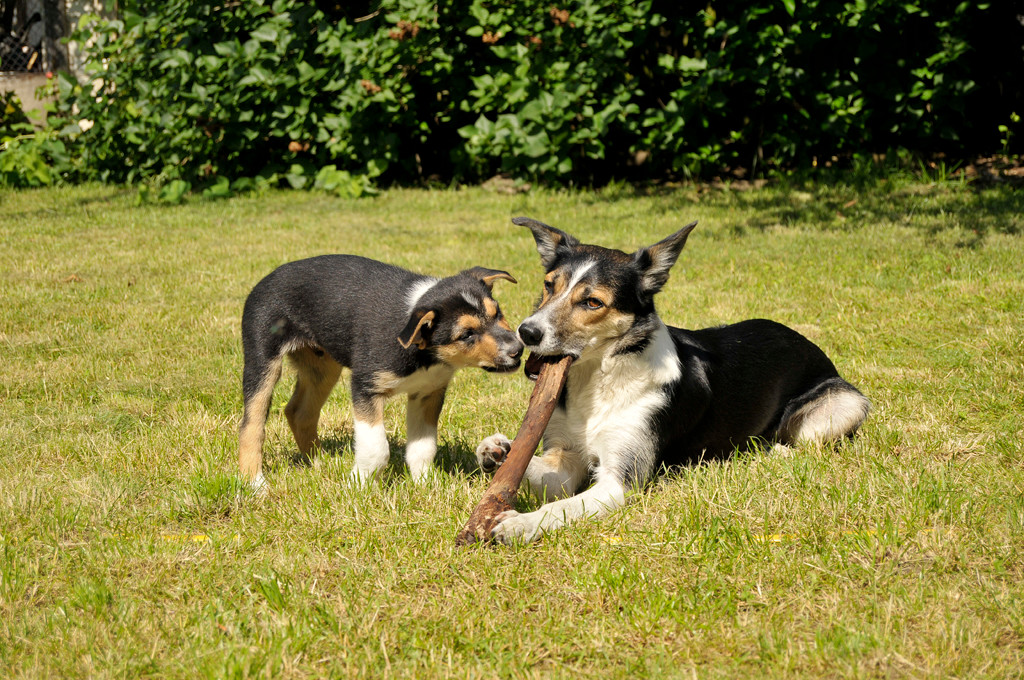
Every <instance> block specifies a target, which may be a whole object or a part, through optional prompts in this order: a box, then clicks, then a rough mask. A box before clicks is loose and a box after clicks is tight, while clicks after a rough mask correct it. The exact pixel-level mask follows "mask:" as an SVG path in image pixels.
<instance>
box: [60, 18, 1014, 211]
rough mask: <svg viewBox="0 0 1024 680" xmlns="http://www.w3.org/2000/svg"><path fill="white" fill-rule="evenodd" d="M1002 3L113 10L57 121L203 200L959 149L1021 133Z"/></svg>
mask: <svg viewBox="0 0 1024 680" xmlns="http://www.w3.org/2000/svg"><path fill="white" fill-rule="evenodd" d="M1007 5H1008V3H981V4H978V3H968V2H961V3H954V2H946V1H944V0H916V1H915V0H900V1H896V0H879V1H877V2H873V3H868V2H866V0H855V1H840V0H806V1H805V2H799V3H798V2H796V0H760V1H757V2H753V3H723V2H708V1H707V0H701V1H700V2H692V1H689V0H682V1H678V2H672V1H669V0H638V1H637V2H633V3H615V2H610V1H608V0H577V1H574V2H565V3H563V2H559V3H557V4H556V3H553V2H552V0H545V1H543V2H540V1H537V0H521V1H520V2H516V3H503V2H497V1H494V0H490V1H488V0H452V1H451V2H445V3H437V2H435V1H434V0H385V1H383V2H381V3H379V8H378V9H373V8H377V7H378V4H377V3H373V4H372V7H371V3H368V2H366V3H351V4H346V5H344V6H342V5H341V4H339V3H334V2H324V1H322V2H317V3H310V2H301V1H299V0H273V1H271V0H243V1H242V2H239V3H227V4H225V3H221V2H213V1H211V0H166V1H164V2H160V3H146V2H141V1H140V0H126V1H125V2H123V3H122V11H121V17H120V19H119V20H117V21H102V20H100V19H98V18H95V17H93V18H90V19H88V20H86V21H84V22H83V23H82V25H81V27H80V30H79V32H78V34H77V35H76V36H75V37H76V39H78V40H80V41H81V40H84V39H85V38H87V37H88V38H90V39H91V40H92V41H93V42H92V43H91V46H89V47H87V48H86V49H87V52H88V55H89V58H90V66H89V68H90V72H89V82H88V84H79V83H76V82H72V81H71V80H70V79H69V78H68V77H67V76H63V77H62V80H61V85H60V88H61V97H60V108H61V112H62V113H63V115H64V117H65V120H64V121H63V123H62V129H63V130H64V132H65V137H68V138H70V137H75V140H74V144H73V148H72V152H73V154H74V156H75V159H76V162H77V163H78V169H77V171H78V172H80V173H81V176H84V177H87V178H95V179H102V180H106V181H129V182H137V181H141V180H147V181H155V182H157V183H158V184H160V185H166V184H167V183H169V182H171V181H175V180H177V181H181V182H185V183H187V184H188V186H189V187H194V188H196V189H204V190H205V191H206V192H207V193H208V195H220V194H224V193H230V192H231V191H233V190H235V189H236V188H239V187H247V186H252V185H253V184H254V183H256V184H260V183H262V184H267V183H271V184H273V183H277V184H285V185H288V186H292V187H296V188H303V187H308V188H316V187H320V188H327V187H328V186H329V187H332V188H331V189H329V190H332V191H337V192H339V193H351V194H353V195H360V194H361V193H365V192H366V191H368V190H370V180H375V181H377V182H385V183H387V182H395V181H397V182H410V181H425V180H431V179H436V180H441V181H449V180H452V179H456V180H468V181H473V180H479V179H481V178H486V177H488V176H491V175H493V174H494V173H496V172H507V173H509V174H511V175H514V176H516V177H522V178H534V179H540V180H544V181H548V182H558V183H564V182H581V183H591V182H604V181H607V180H609V179H612V178H623V179H646V178H665V177H671V176H690V175H703V174H709V173H718V172H721V171H722V169H723V168H745V169H747V170H753V171H755V172H758V171H765V170H767V169H771V168H788V167H799V166H809V165H812V164H815V163H819V162H822V163H825V162H831V159H833V158H835V159H837V161H841V160H842V159H849V158H851V157H854V156H858V155H861V156H864V155H869V154H870V153H872V152H884V151H886V150H887V149H891V148H903V149H909V150H911V151H915V152H920V153H925V154H934V153H938V152H943V153H947V154H951V155H969V154H976V153H982V152H988V151H996V150H998V149H999V148H1000V140H1002V139H1012V140H1013V142H1014V143H1018V142H1017V140H1019V139H1021V135H1016V136H1014V135H1013V134H1012V132H1013V130H1014V129H1015V126H1017V123H1016V122H1013V121H1012V119H1011V113H1012V112H1013V111H1015V110H1016V111H1020V110H1024V101H1022V94H1021V88H1020V87H1019V82H1020V80H1021V73H1020V71H1021V68H1020V55H1019V51H1020V48H1021V45H1022V44H1024V39H1022V35H1024V28H1022V27H1021V26H1020V23H1019V22H1018V21H1017V20H1016V18H1015V16H1014V15H1013V12H1012V10H1011V9H1010V8H1009V7H1008V6H1007ZM83 44H84V43H83ZM72 112H74V115H73V116H72V115H71V113H72ZM83 119H84V120H88V121H92V122H93V123H94V124H93V125H92V127H91V128H89V129H88V130H84V131H81V132H80V134H79V129H80V128H79V127H78V126H77V124H78V121H80V120H83ZM1000 126H1003V128H1007V129H1009V131H1010V132H1009V133H1006V132H1002V133H1001V132H1000ZM1007 126H1010V128H1008V127H1007ZM1007 150H1008V151H1010V152H1015V151H1016V149H1015V148H1011V149H1007ZM339 173H347V175H346V176H343V175H341V174H339ZM176 186H179V187H180V186H183V185H176Z"/></svg>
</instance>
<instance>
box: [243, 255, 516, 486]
mask: <svg viewBox="0 0 1024 680" xmlns="http://www.w3.org/2000/svg"><path fill="white" fill-rule="evenodd" d="M497 279H505V280H508V281H512V282H513V283H514V282H515V279H514V278H512V276H511V275H510V274H508V273H507V272H504V271H500V270H493V269H485V268H483V267H475V268H473V269H469V270H466V271H464V272H461V273H459V274H456V275H454V276H450V277H447V278H443V279H436V278H433V277H429V276H424V275H421V274H416V273H413V272H410V271H407V270H405V269H401V268H399V267H394V266H392V265H388V264H384V263H382V262H377V261H374V260H370V259H367V258H363V257H358V256H354V255H322V256H319V257H313V258H309V259H305V260H299V261H296V262H290V263H287V264H284V265H282V266H280V267H278V268H277V269H276V270H274V271H273V272H271V273H270V274H269V275H268V276H267V277H266V278H264V279H263V280H262V281H260V282H259V283H258V284H256V286H255V287H254V288H253V290H252V292H251V293H250V294H249V297H248V298H247V299H246V302H245V308H244V311H243V313H242V347H243V351H244V355H245V366H244V369H243V376H242V391H243V395H244V399H245V412H244V415H243V418H242V423H241V426H240V428H239V467H240V469H241V472H242V474H243V476H244V477H246V478H247V479H248V480H249V481H250V483H251V484H253V486H255V487H257V488H261V487H262V485H263V484H264V478H263V474H262V445H263V440H264V431H265V423H266V419H267V415H268V410H269V407H270V396H271V393H272V391H273V388H274V385H275V384H276V383H277V381H278V379H279V378H280V374H281V364H282V360H283V358H284V357H285V356H288V357H289V358H290V359H291V360H292V361H293V363H294V364H295V366H296V368H297V370H298V378H297V382H296V386H295V392H294V395H293V396H292V398H291V400H290V401H289V403H288V406H287V407H286V408H285V414H286V416H287V417H288V422H289V425H290V426H291V429H292V432H293V434H294V435H295V439H296V443H297V444H298V447H299V450H300V452H301V453H303V454H309V453H310V452H311V450H312V448H313V447H314V445H315V444H316V443H317V438H316V428H317V423H318V420H319V415H320V410H321V408H322V407H323V404H324V402H325V401H326V399H327V396H328V395H329V393H330V391H331V389H332V388H333V387H334V384H335V383H336V382H337V380H338V378H339V377H340V374H341V368H342V367H347V368H350V369H351V372H352V379H351V387H352V404H353V410H354V413H355V443H354V447H353V448H354V449H355V457H356V466H355V468H354V470H353V472H354V474H355V476H356V477H358V478H360V479H362V478H365V477H367V476H369V475H372V474H373V473H374V472H375V471H376V470H378V469H380V467H382V466H383V465H384V464H386V463H387V454H388V447H387V440H386V438H385V436H384V427H383V423H382V417H383V404H384V401H385V400H386V399H387V398H388V397H390V396H392V395H394V394H399V393H408V394H409V412H408V424H409V436H408V440H409V443H408V447H407V451H406V459H407V462H408V463H409V466H410V470H411V471H412V474H413V477H414V478H420V477H422V476H423V475H425V474H426V472H427V471H428V469H429V467H430V463H431V462H432V460H433V457H434V453H435V452H436V436H437V418H438V415H439V414H440V410H441V405H442V403H443V401H444V393H445V388H446V387H447V385H448V381H449V380H450V379H451V377H452V374H453V373H454V372H455V370H456V369H458V368H463V367H469V366H478V367H480V368H484V369H486V370H490V371H497V372H508V371H513V370H515V369H516V368H517V367H518V366H519V360H520V356H521V355H522V351H523V350H522V343H521V342H520V341H519V339H518V338H517V337H516V334H515V333H514V331H512V329H511V327H509V325H508V323H507V322H506V321H505V320H504V318H503V317H502V314H501V310H500V308H499V306H498V304H497V302H496V301H495V300H494V299H493V298H492V297H491V288H492V286H493V283H494V281H495V280H497Z"/></svg>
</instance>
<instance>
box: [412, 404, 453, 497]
mask: <svg viewBox="0 0 1024 680" xmlns="http://www.w3.org/2000/svg"><path fill="white" fill-rule="evenodd" d="M444 393H445V390H444V389H440V390H438V391H436V392H432V393H430V394H423V395H410V396H409V405H408V409H407V411H406V415H405V422H406V434H407V437H406V445H405V463H406V465H408V466H409V473H410V474H411V475H412V478H413V480H414V481H417V482H418V481H420V480H422V479H423V478H424V477H426V476H427V474H428V473H429V472H430V470H431V466H432V465H433V463H434V456H435V455H437V421H438V419H439V418H440V417H441V407H442V406H443V405H444Z"/></svg>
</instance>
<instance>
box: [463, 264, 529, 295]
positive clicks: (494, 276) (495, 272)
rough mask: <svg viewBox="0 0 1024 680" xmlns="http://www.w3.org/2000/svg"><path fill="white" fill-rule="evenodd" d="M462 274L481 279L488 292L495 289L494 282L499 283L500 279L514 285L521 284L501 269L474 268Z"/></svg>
mask: <svg viewBox="0 0 1024 680" xmlns="http://www.w3.org/2000/svg"><path fill="white" fill-rule="evenodd" d="M462 273H463V274H468V275H469V276H472V277H473V278H475V279H480V280H481V281H483V283H484V285H485V286H487V290H490V289H491V288H493V287H494V282H495V281H497V280H498V279H502V280H504V281H511V282H512V283H519V282H518V281H516V280H515V278H513V276H512V275H511V274H509V273H508V272H503V271H501V270H500V269H488V268H487V267H473V268H472V269H467V270H466V271H464V272H462Z"/></svg>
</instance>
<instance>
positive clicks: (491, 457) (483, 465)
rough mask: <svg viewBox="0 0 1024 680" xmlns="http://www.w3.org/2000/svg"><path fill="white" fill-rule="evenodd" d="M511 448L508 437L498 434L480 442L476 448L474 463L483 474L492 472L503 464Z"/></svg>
mask: <svg viewBox="0 0 1024 680" xmlns="http://www.w3.org/2000/svg"><path fill="white" fill-rule="evenodd" d="M511 448H512V442H510V441H509V439H508V437H506V436H505V435H503V434H501V433H500V432H498V433H497V434H492V435H491V436H490V437H488V438H487V439H484V440H483V441H482V442H480V445H479V446H477V447H476V462H477V465H479V466H480V469H481V470H483V471H484V472H494V471H495V470H497V469H498V468H499V467H501V464H502V463H504V462H505V457H506V456H507V455H508V452H509V450H510V449H511Z"/></svg>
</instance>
